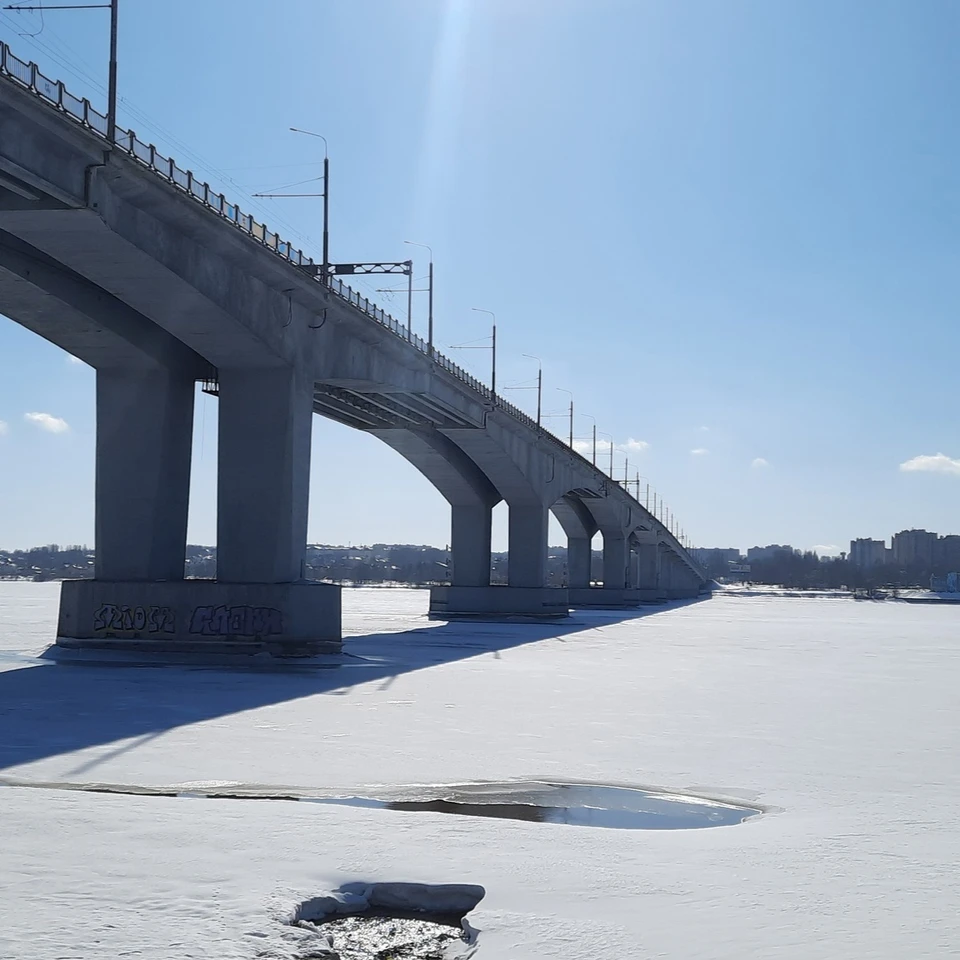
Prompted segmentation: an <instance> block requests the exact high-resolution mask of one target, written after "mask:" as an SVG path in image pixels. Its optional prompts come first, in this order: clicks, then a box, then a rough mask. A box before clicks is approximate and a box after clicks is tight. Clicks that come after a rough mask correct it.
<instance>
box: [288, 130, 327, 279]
mask: <svg viewBox="0 0 960 960" xmlns="http://www.w3.org/2000/svg"><path fill="white" fill-rule="evenodd" d="M290 130H291V131H292V132H293V133H302V134H304V135H305V136H308V137H316V138H317V139H318V140H322V141H323V273H322V274H321V276H322V278H323V282H324V283H329V282H330V157H329V148H328V147H327V138H326V137H325V136H323V134H321V133H313V132H312V131H311V130H301V129H300V128H299V127H291V128H290Z"/></svg>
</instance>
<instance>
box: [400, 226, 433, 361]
mask: <svg viewBox="0 0 960 960" xmlns="http://www.w3.org/2000/svg"><path fill="white" fill-rule="evenodd" d="M403 242H404V243H409V244H410V246H411V247H423V248H424V249H425V250H429V251H430V281H429V283H428V284H427V353H428V354H429V356H431V357H432V356H433V247H431V246H429V244H426V243H417V242H416V240H404V241H403ZM411 282H412V281H411ZM411 292H412V291H411Z"/></svg>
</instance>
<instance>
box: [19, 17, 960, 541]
mask: <svg viewBox="0 0 960 960" xmlns="http://www.w3.org/2000/svg"><path fill="white" fill-rule="evenodd" d="M106 25H107V21H106V16H105V14H104V13H102V12H100V11H89V12H82V13H81V12H58V13H54V12H48V13H47V14H45V16H44V21H43V30H42V32H40V33H39V34H38V35H37V36H35V37H33V38H31V37H26V36H20V35H19V33H20V32H35V31H37V30H38V29H39V28H40V26H41V23H40V19H39V17H38V15H36V14H23V15H16V14H11V13H0V37H2V38H3V39H4V40H6V41H7V42H8V43H9V44H10V45H11V46H12V48H13V49H14V51H15V52H19V55H20V56H22V57H29V58H34V59H36V60H37V61H38V62H39V63H40V64H41V66H42V67H43V69H44V71H45V72H46V73H47V74H49V75H51V76H54V77H61V78H62V79H64V80H65V82H66V83H67V86H68V88H69V89H71V90H72V91H73V92H74V93H77V94H80V95H89V96H90V97H91V99H92V100H94V101H97V100H100V101H101V102H102V101H103V100H104V99H105V98H104V95H103V93H102V90H103V88H104V84H105V77H106V65H105V61H106V38H107V32H106ZM958 35H960V5H957V4H956V3H955V2H952V0H925V2H924V3H922V4H915V3H910V2H906V0H904V2H889V0H869V2H861V0H845V2H843V3H836V2H823V0H802V2H801V0H778V2H770V0H725V2H723V3H718V2H713V0H711V2H700V0H684V2H676V0H656V2H646V0H482V2H481V0H354V2H351V3H330V2H326V0H287V2H285V3H283V4H274V3H266V2H263V0H257V2H254V0H203V2H202V3H198V2H196V0H165V2H163V3H160V2H149V3H146V2H142V0H121V26H120V92H121V96H122V98H123V103H122V104H121V109H120V122H121V124H122V125H123V126H130V127H133V128H134V129H135V130H136V131H137V133H138V135H139V136H140V137H141V139H144V140H150V141H153V142H154V143H156V145H157V146H158V147H159V148H161V149H162V150H163V152H164V153H170V154H172V155H173V156H174V157H175V158H177V159H178V161H179V162H180V164H181V166H185V167H186V166H189V167H191V168H192V169H193V170H194V171H195V172H196V173H198V174H200V175H202V176H203V177H204V178H208V179H209V180H210V182H211V183H212V184H216V185H217V186H218V188H222V189H224V190H225V192H227V193H228V195H229V196H231V197H233V198H235V199H236V200H237V201H238V202H239V203H240V205H241V206H243V207H244V208H245V209H250V210H251V211H252V212H254V213H256V214H257V215H258V216H262V218H263V219H266V221H267V222H268V224H270V225H271V226H272V227H274V228H275V229H278V230H279V231H280V233H281V234H282V235H284V236H285V237H288V238H290V239H293V240H294V241H296V242H297V243H298V244H303V245H304V246H305V248H307V249H309V250H311V251H314V252H315V254H317V253H318V252H319V249H320V244H319V239H320V207H319V201H311V200H281V201H270V200H265V201H261V203H262V204H264V205H265V206H266V210H264V207H258V206H255V205H254V203H253V201H251V200H249V194H250V193H252V192H256V191H264V190H269V189H270V188H273V187H276V186H278V185H281V184H285V183H289V182H291V181H295V180H299V179H303V178H305V177H309V176H313V175H316V173H317V172H318V168H317V167H316V166H310V165H309V164H311V163H315V162H316V160H317V159H319V154H318V151H317V146H318V144H319V141H316V140H312V139H310V138H307V137H298V136H297V135H295V134H292V133H289V132H288V131H287V128H288V127H290V126H299V127H303V128H306V129H310V130H316V131H318V132H320V133H323V134H324V135H325V136H326V137H327V139H328V141H329V144H330V153H331V164H332V174H331V215H332V225H331V233H332V242H331V243H332V255H333V259H334V260H370V259H381V258H383V259H398V260H399V259H405V258H406V257H407V256H408V255H409V253H410V251H411V249H412V248H410V247H405V246H404V245H403V242H402V241H403V240H404V239H412V240H418V241H422V242H425V243H429V244H431V245H432V246H433V249H434V254H435V259H436V280H437V288H436V289H437V300H436V309H435V314H436V324H437V341H438V343H439V344H440V345H441V346H445V345H448V344H456V343H460V342H463V341H465V340H470V339H474V338H476V337H480V336H483V335H484V334H485V333H486V332H487V330H486V327H485V322H486V320H485V318H484V317H483V315H481V314H478V313H475V312H472V311H471V309H470V308H471V307H475V306H476V307H483V308H486V309H490V310H494V311H496V313H497V317H498V335H499V346H500V350H499V370H498V383H499V384H504V385H505V384H508V383H510V382H518V381H528V382H529V378H530V377H532V376H534V375H535V373H536V365H535V364H534V363H533V362H531V361H529V360H525V359H524V358H523V356H522V355H523V354H524V353H533V354H537V355H538V356H540V357H542V359H543V368H544V383H545V400H544V406H545V409H546V411H547V412H549V413H560V412H562V411H563V409H564V406H565V404H566V402H567V395H566V394H564V393H561V392H559V390H558V389H557V388H565V389H568V390H572V391H573V392H574V395H575V405H576V410H577V411H578V412H582V413H583V414H589V415H591V416H593V417H596V420H597V423H598V426H599V429H600V430H602V431H605V432H606V433H608V434H612V435H613V436H614V437H615V438H616V442H617V444H618V445H620V446H621V447H623V448H624V450H625V449H626V447H627V446H628V444H629V441H630V440H631V439H632V440H633V441H634V443H633V445H632V447H633V449H631V450H630V451H629V452H626V453H625V452H624V451H621V450H618V452H617V463H618V468H619V469H620V470H622V464H623V460H624V456H625V455H626V456H627V457H629V460H630V473H631V476H632V475H633V474H634V473H635V471H637V470H639V471H640V472H641V473H642V474H643V475H644V476H645V477H648V478H649V480H650V481H651V483H652V484H653V485H654V486H655V487H656V489H657V490H658V491H659V492H660V493H661V494H662V495H663V496H664V497H665V498H666V502H667V503H668V504H669V506H670V507H671V508H672V510H673V512H674V513H675V515H676V516H677V517H678V519H679V521H680V523H681V524H682V525H683V527H684V528H685V530H687V531H688V533H689V534H690V535H691V537H692V538H693V540H694V542H696V543H699V544H704V545H723V546H726V545H733V546H740V547H746V546H749V545H752V544H754V543H767V542H771V541H776V542H789V543H792V544H793V545H795V546H802V547H810V546H813V545H831V544H833V545H839V546H844V544H845V543H846V542H847V541H848V540H849V539H850V538H851V537H855V536H874V537H889V535H890V534H891V533H893V532H894V531H896V530H899V529H901V528H903V527H909V526H925V527H927V528H928V529H934V530H937V531H939V532H941V533H942V532H960V523H958V522H957V520H956V510H955V509H954V504H955V501H956V497H957V492H958V486H960V459H957V458H960V441H958V439H957V430H956V425H955V420H956V415H955V412H954V407H953V402H952V401H953V397H952V390H953V388H954V385H955V376H954V366H955V363H956V355H957V343H956V337H955V333H954V330H955V317H954V313H955V309H956V304H957V302H958V299H960V297H958V294H960V270H958V253H960V232H958V226H960V173H958V169H960V168H958V165H957V163H956V156H957V152H958V147H960V133H958V128H957V125H956V122H955V117H956V103H955V91H956V89H957V83H958V80H960V76H958V74H960V66H958V61H957V59H956V56H955V53H954V47H955V44H956V39H957V37H958ZM294 165H297V166H294ZM418 253H420V254H422V253H423V251H418ZM417 267H418V273H419V272H420V271H421V270H422V271H423V272H425V268H426V263H425V261H423V258H422V257H420V258H419V259H418V262H417ZM385 285H387V284H384V283H376V282H371V283H368V284H366V286H362V287H361V289H363V290H364V293H371V296H373V294H372V290H373V289H374V288H375V287H377V286H385ZM376 299H377V300H378V301H379V302H381V303H384V305H386V306H388V307H389V308H391V309H393V311H394V312H395V313H396V314H397V315H400V314H402V312H403V310H404V302H405V300H404V297H399V296H398V297H395V298H394V299H393V300H392V301H391V300H390V295H389V294H387V295H384V294H377V295H376ZM425 307H426V303H425V298H423V297H421V298H420V302H419V303H418V304H417V305H416V308H415V309H416V315H415V324H416V325H418V327H419V328H420V329H421V332H423V329H422V328H423V327H424V326H425ZM0 309H2V304H0ZM451 355H453V356H455V357H456V358H457V359H458V360H459V361H460V362H462V363H463V365H464V366H467V367H468V368H471V369H473V370H474V371H475V372H476V373H477V374H478V375H483V376H484V378H485V379H486V378H487V376H488V372H489V365H488V361H489V358H488V355H487V354H486V353H485V352H484V351H470V352H463V353H460V354H456V353H453V354H451ZM0 374H2V378H0V421H3V423H4V424H5V427H3V428H0V433H2V435H0V467H2V469H0V546H3V547H15V546H27V545H32V544H36V543H41V542H48V541H57V542H61V543H64V542H88V543H89V542H92V540H93V445H94V420H93V414H94V408H93V387H94V377H93V371H91V370H89V369H88V368H86V367H85V366H83V365H78V364H75V363H71V362H70V361H69V358H67V357H66V356H65V355H64V354H63V353H62V352H61V351H59V350H58V349H57V348H55V347H53V346H51V345H49V344H47V343H45V342H44V341H42V340H41V339H39V338H37V337H35V336H34V335H33V334H31V333H29V332H27V331H25V330H24V329H22V328H20V327H19V326H18V325H16V324H15V323H12V322H10V321H7V320H5V319H3V318H2V317H0ZM506 396H508V397H509V399H511V400H512V401H514V402H516V403H518V404H519V405H521V406H524V407H526V408H527V409H530V410H532V409H534V407H535V394H534V392H533V391H523V392H520V391H518V392H515V393H513V394H506ZM37 413H40V414H48V415H49V418H47V419H44V418H33V419H28V418H27V415H28V414H37ZM56 419H59V420H62V421H63V422H64V423H65V425H66V428H60V424H59V423H57V422H55V420H56ZM550 424H551V425H552V426H553V427H554V429H555V430H556V432H558V433H561V434H565V432H566V427H565V421H564V420H563V419H561V418H558V419H554V420H551V421H550ZM590 427H591V421H590V420H589V419H588V418H587V417H586V416H584V417H579V416H578V418H577V433H578V435H579V436H580V437H584V438H585V437H587V436H588V435H589V432H590ZM314 437H315V445H314V462H313V471H312V472H313V480H312V487H311V495H312V504H311V519H310V532H309V535H310V538H311V540H314V541H322V542H328V543H346V542H352V543H358V542H371V541H387V542H429V543H436V544H443V543H445V542H446V541H447V539H448V536H449V534H448V530H449V516H448V511H447V508H446V505H445V503H444V501H443V500H442V499H441V498H440V497H439V495H438V494H436V492H435V491H434V490H433V489H432V487H430V485H429V484H428V483H427V481H425V480H424V479H423V478H422V477H421V476H420V475H419V474H418V473H417V472H416V471H415V470H414V469H413V468H412V467H409V466H408V465H407V464H406V463H405V462H404V461H402V460H401V459H400V458H399V456H397V455H396V454H395V453H393V451H391V450H390V449H388V448H386V447H385V446H383V445H381V444H380V443H379V442H378V441H376V440H374V439H372V438H369V437H367V436H365V435H362V434H360V433H357V432H354V431H351V430H349V429H347V428H344V427H341V426H338V425H336V424H333V423H330V422H327V421H322V420H319V419H317V420H316V422H315V431H314ZM195 446H196V453H195V464H194V479H193V483H194V497H193V503H192V512H191V527H190V537H191V540H192V541H194V542H205V543H212V542H213V541H214V531H215V529H216V519H215V510H216V497H215V485H214V473H215V465H216V401H215V400H213V399H211V398H203V399H202V400H201V401H199V403H198V410H197V429H196V444H195ZM641 447H642V448H643V449H640V448H641ZM941 454H942V456H938V455H941ZM916 458H926V459H919V460H918V459H916ZM604 462H605V460H604ZM904 464H907V465H908V467H913V468H914V469H903V467H902V465H904ZM504 511H505V508H504V507H502V506H501V507H499V508H498V509H497V517H496V531H497V535H496V539H497V541H498V542H497V546H501V547H503V546H504V545H505V523H504V520H505V515H504ZM552 539H553V540H554V542H560V536H559V532H558V531H556V530H555V531H554V536H553V537H552Z"/></svg>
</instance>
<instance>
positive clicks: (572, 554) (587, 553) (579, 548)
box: [567, 537, 593, 588]
mask: <svg viewBox="0 0 960 960" xmlns="http://www.w3.org/2000/svg"><path fill="white" fill-rule="evenodd" d="M592 547H593V544H592V542H591V541H590V539H589V538H588V537H567V586H568V587H575V588H579V587H589V586H590V566H591V560H592Z"/></svg>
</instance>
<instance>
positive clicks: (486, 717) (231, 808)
mask: <svg viewBox="0 0 960 960" xmlns="http://www.w3.org/2000/svg"><path fill="white" fill-rule="evenodd" d="M57 590H58V587H57V585H56V584H33V583H16V582H5V583H0V776H2V777H4V778H7V780H6V782H8V783H15V784H18V785H15V786H2V787H0V798H2V800H0V803H2V806H0V811H2V816H0V921H2V922H0V957H2V958H4V960H8V958H9V960H12V958H17V960H20V958H38V960H53V958H84V960H86V958H101V957H102V958H111V960H113V958H118V957H136V958H145V960H161V958H162V960H168V958H178V960H180V958H183V960H187V958H216V960H232V958H244V960H246V958H255V957H261V958H268V957H272V958H291V960H292V958H295V957H302V956H305V955H306V952H307V951H308V950H309V949H311V943H313V944H314V946H316V945H317V944H316V943H314V941H311V939H310V938H311V937H313V938H316V937H317V934H315V933H313V932H311V931H308V930H302V929H300V928H298V927H293V926H290V925H289V923H288V921H289V920H290V918H291V917H292V915H293V912H294V910H295V909H296V906H297V905H298V904H300V903H301V902H303V901H304V900H306V899H309V898H311V897H316V896H323V895H325V894H327V893H329V892H330V891H332V890H336V889H338V888H340V887H341V886H342V885H344V884H349V883H352V882H363V883H374V882H378V881H411V882H423V883H431V884H435V883H436V884H439V883H464V884H480V885H482V886H483V887H484V888H485V890H486V896H485V897H484V899H483V900H482V901H481V902H480V904H479V905H478V906H477V907H476V909H475V910H473V911H472V912H471V913H470V914H469V918H468V919H469V922H470V924H471V925H472V926H473V927H474V928H475V929H477V930H479V931H480V934H479V940H478V943H479V953H478V954H477V956H478V957H480V958H484V957H486V958H505V960H534V958H537V960H540V958H546V957H557V958H571V960H572V958H576V960H594V958H595V960H601V958H602V960H612V958H627V957H629V958H638V960H640V958H648V957H649V958H684V960H687V958H700V957H702V958H711V960H713V958H722V960H743V958H744V957H763V958H766V960H817V958H837V957H850V958H889V960H894V958H897V960H899V958H903V957H910V958H911V960H913V958H920V957H945V956H950V955H957V953H958V947H957V944H958V943H960V919H958V918H957V911H956V904H957V902H958V894H960V879H958V870H957V867H956V864H957V862H958V860H960V825H958V818H957V816H956V797H957V795H958V793H960V789H958V787H960V782H958V781H960V759H958V756H957V749H956V735H957V734H956V731H957V730H958V729H960V698H958V696H957V691H958V688H960V652H958V651H960V640H958V637H960V630H958V626H960V622H958V620H957V613H956V611H955V610H954V609H953V608H952V607H949V606H917V605H909V604H898V603H891V602H886V603H853V602H852V601H849V600H841V599H833V598H821V599H800V598H791V597H783V596H770V597H763V596H724V595H720V596H718V597H716V598H714V599H712V600H708V601H704V602H700V603H693V604H687V605H680V606H672V607H665V608H650V609H647V610H644V611H640V612H634V613H631V614H613V613H602V612H590V613H580V614H577V615H576V616H575V617H574V618H573V621H572V622H570V623H564V624H553V625H549V626H533V625H525V624H518V625H509V626H507V625H491V624H462V623H460V624H441V623H433V622H431V621H428V620H426V618H425V617H424V611H425V607H426V593H425V592H423V591H416V590H352V591H345V592H344V613H345V632H346V634H347V635H348V636H350V637H352V639H350V640H348V642H347V644H346V648H345V649H346V650H347V651H348V653H350V654H353V655H356V656H357V657H362V658H364V659H357V660H355V661H352V665H349V666H341V667H337V668H334V669H327V670H313V669H310V670H304V669H298V668H293V669H276V670H270V671H261V670H236V669H234V670H227V669H220V668H200V667H195V668H183V667H157V668H144V667H128V666H115V665H113V666H77V665H57V664H50V663H46V662H43V661H40V660H38V659H37V656H38V654H40V653H41V652H42V650H43V649H44V648H45V647H46V645H47V644H48V643H49V641H50V638H51V637H52V636H53V632H54V623H55V618H56V602H57ZM478 780H481V781H482V780H490V781H510V780H544V781H547V782H557V781H560V782H562V781H567V780H573V781H593V782H597V783H602V784H612V785H617V784H621V785H628V786H639V787H643V788H645V789H654V790H655V789H662V790H666V791H678V792H680V793H685V792H689V793H692V794H695V795H702V796H707V797H716V798H727V799H729V800H730V801H732V802H735V803H736V802H742V803H744V804H746V805H752V804H755V805H758V806H761V807H764V808H765V809H767V811H768V812H766V813H764V814H763V815H761V816H757V817H752V818H750V819H748V820H747V821H746V822H744V823H742V824H737V825H733V826H722V827H716V828H712V829H704V830H604V829H595V828H592V827H588V826H577V825H572V824H561V823H549V822H547V823H537V822H526V821H520V820H500V819H492V818H474V817H452V816H449V815H446V814H444V813H431V812H425V811H422V810H419V811H415V812H414V811H411V812H407V811H398V810H386V809H376V808H363V807H353V806H346V805H333V804H322V803H303V802H299V803H293V802H284V801H280V800H257V801H243V800H231V799H209V798H208V797H205V796H204V793H205V792H206V793H209V792H212V791H215V790H216V789H217V788H224V789H227V790H229V789H230V788H233V787H235V786H236V785H238V784H239V785H244V786H245V787H246V788H248V789H249V790H250V791H251V792H253V793H257V792H259V793H260V795H265V794H270V793H271V792H273V793H274V794H275V795H276V794H279V793H282V792H283V791H284V790H285V789H287V788H298V789H305V790H307V791H315V792H317V793H326V794H334V793H338V794H340V795H342V796H363V795H368V796H373V795H375V791H376V790H377V789H378V788H379V789H381V790H391V789H395V788H398V787H404V786H409V785H416V784H444V783H445V784H457V783H461V784H462V783H469V782H473V781H478ZM28 782H29V783H36V782H43V783H44V784H45V786H44V787H42V788H28V787H27V786H26V785H25V784H26V783H28ZM96 783H110V784H120V785H126V787H129V788H133V789H144V788H159V790H160V791H161V792H166V793H173V794H180V795H179V796H177V795H171V796H163V795H149V794H146V795H140V796H138V795H130V794H127V793H124V794H107V793H90V792H85V791H82V790H75V789H74V790H67V789H63V787H64V786H67V785H74V786H75V785H83V784H96ZM191 793H192V794H194V796H191ZM317 942H318V941H317Z"/></svg>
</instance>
